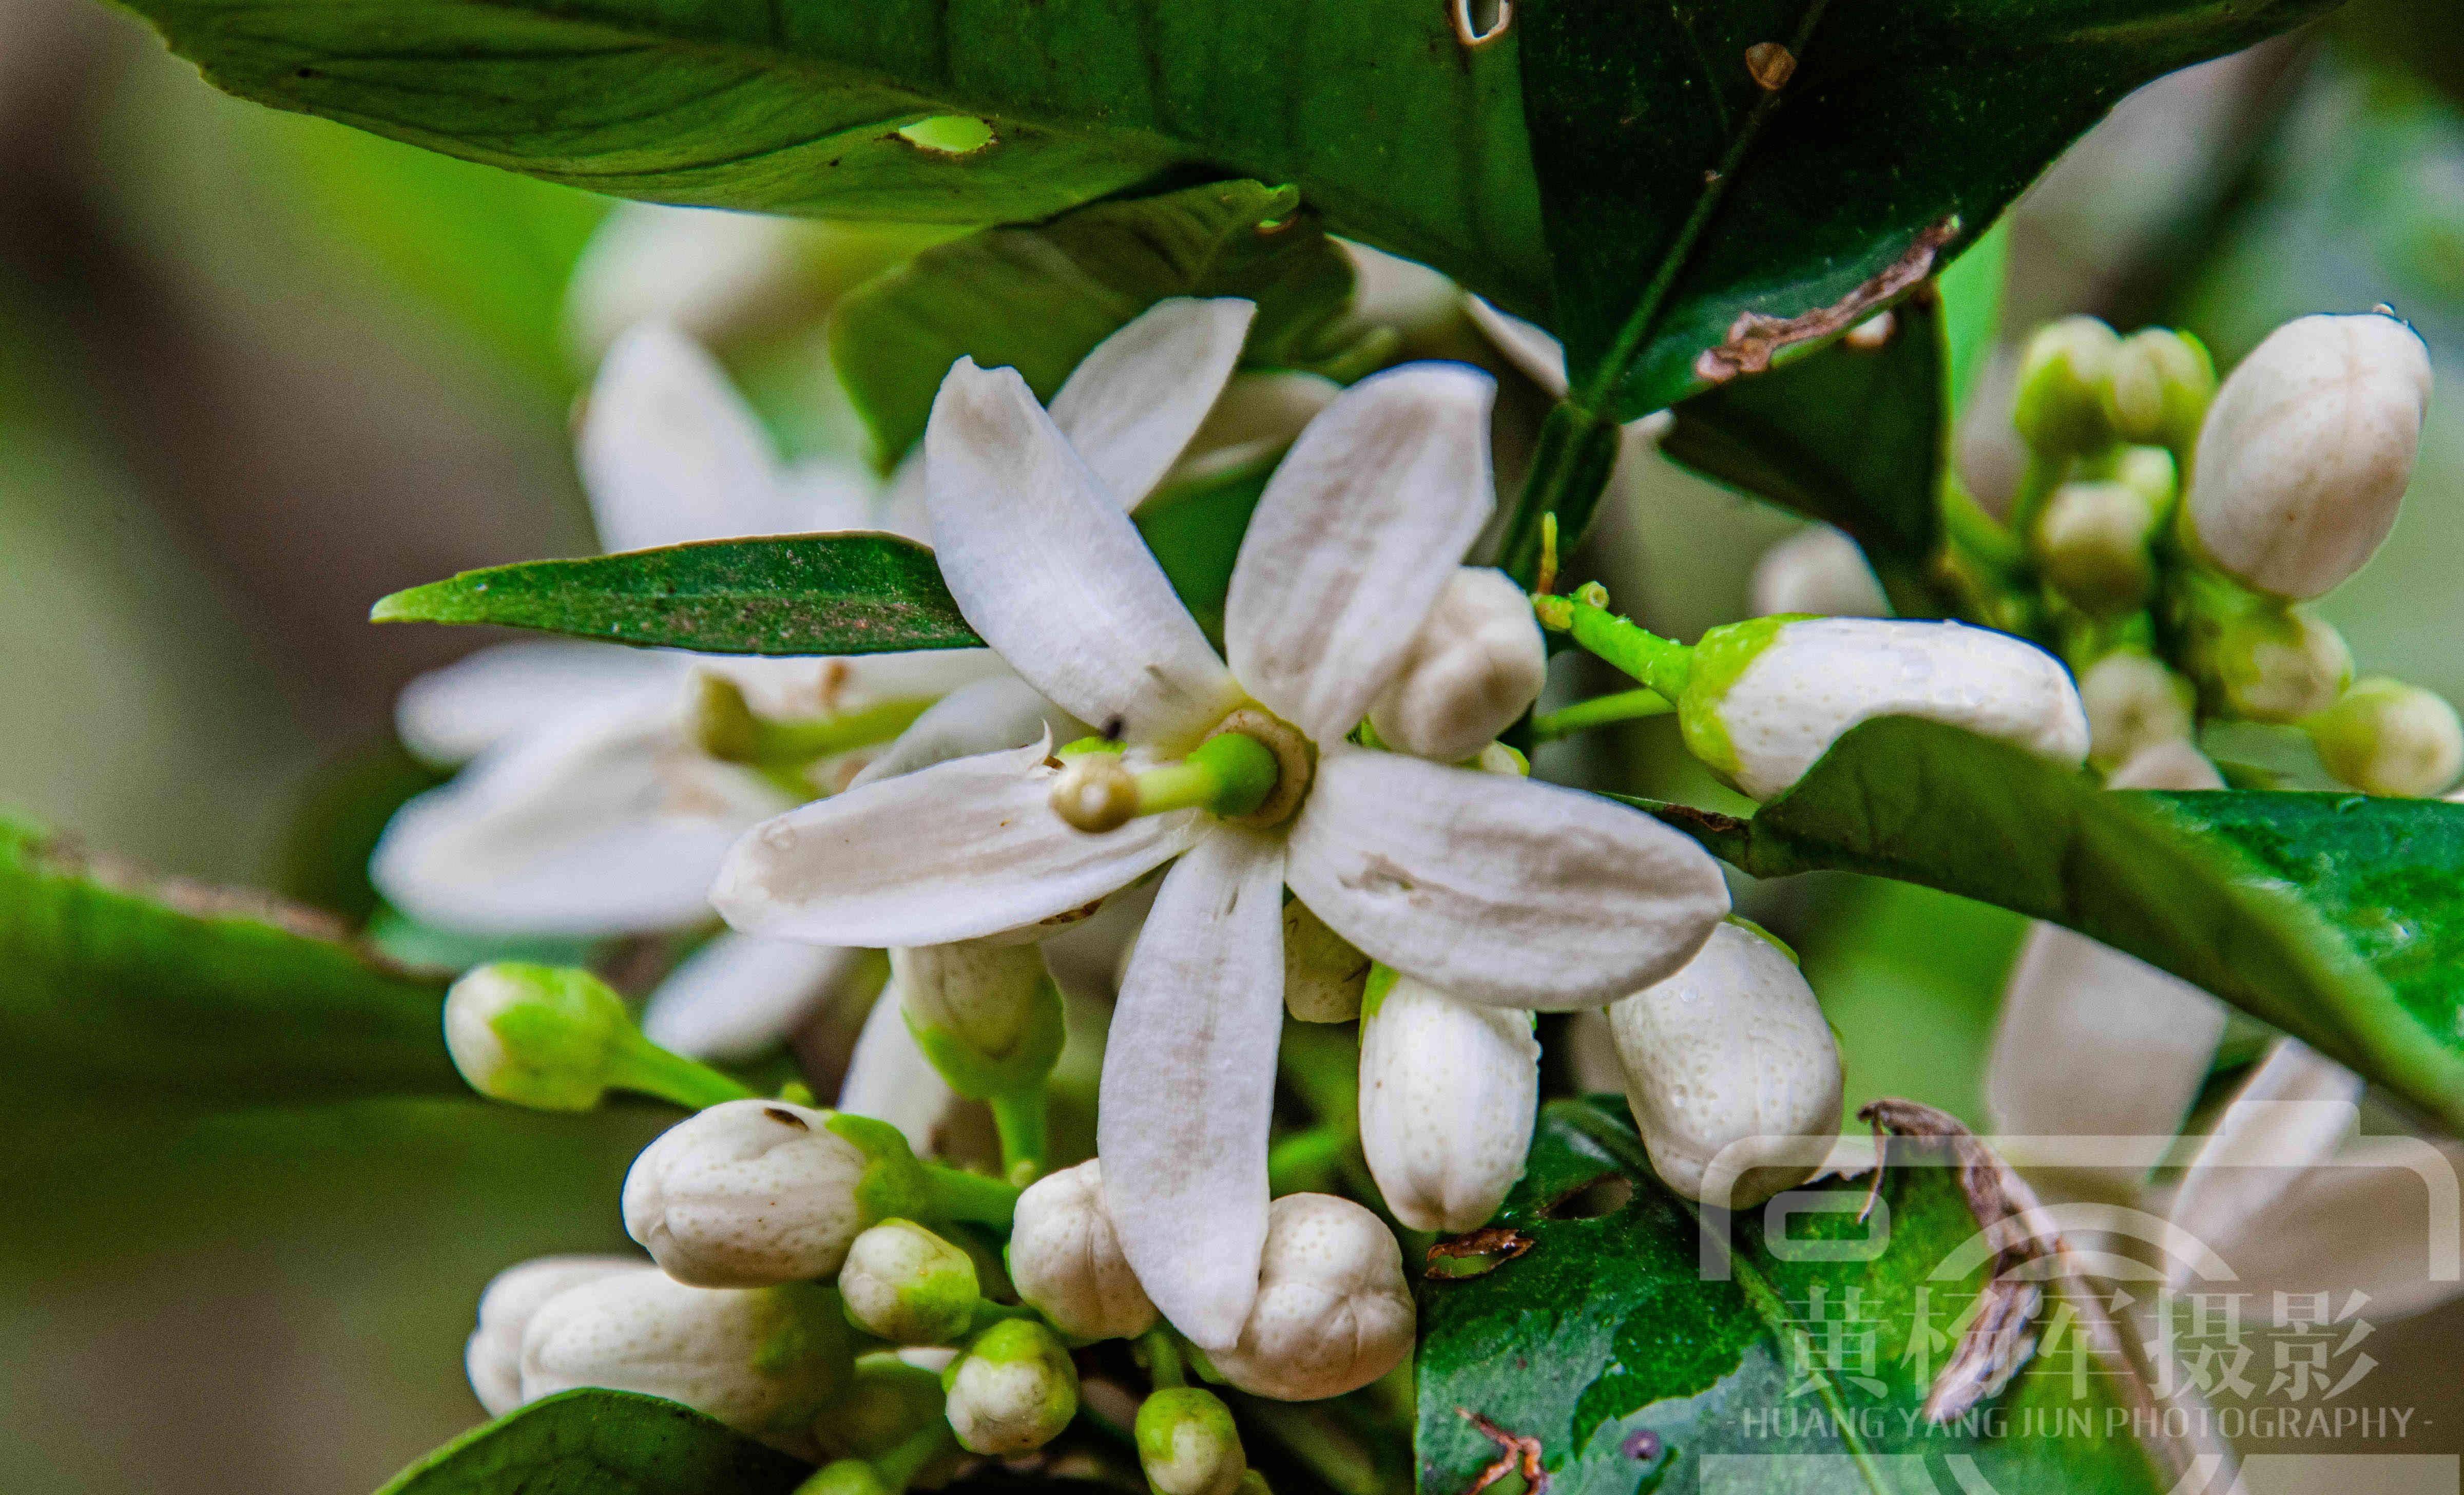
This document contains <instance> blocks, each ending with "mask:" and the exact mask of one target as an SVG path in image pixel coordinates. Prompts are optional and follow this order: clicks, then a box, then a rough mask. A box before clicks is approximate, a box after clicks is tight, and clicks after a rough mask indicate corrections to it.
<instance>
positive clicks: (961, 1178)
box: [916, 1160, 1019, 1230]
mask: <svg viewBox="0 0 2464 1495" xmlns="http://www.w3.org/2000/svg"><path fill="white" fill-rule="evenodd" d="M916 1166H917V1167H918V1168H921V1169H922V1170H923V1171H924V1188H925V1192H926V1196H927V1198H928V1200H929V1202H930V1206H931V1209H932V1212H933V1213H934V1214H935V1216H937V1217H938V1218H940V1219H942V1220H967V1221H970V1222H972V1223H975V1224H979V1225H998V1226H1000V1227H1001V1229H1003V1230H1006V1229H1008V1228H1009V1223H1010V1218H1011V1217H1012V1216H1013V1215H1015V1214H1016V1213H1017V1212H1018V1196H1019V1187H1018V1185H1016V1184H1013V1183H1004V1182H1002V1181H1001V1179H999V1178H987V1177H985V1176H983V1175H981V1174H971V1173H969V1172H967V1171H966V1170H965V1169H963V1168H952V1167H949V1166H948V1165H946V1164H943V1163H928V1162H923V1161H920V1160H919V1161H918V1162H917V1164H916Z"/></svg>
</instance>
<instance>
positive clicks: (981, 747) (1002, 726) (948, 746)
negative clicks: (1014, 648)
mask: <svg viewBox="0 0 2464 1495" xmlns="http://www.w3.org/2000/svg"><path fill="white" fill-rule="evenodd" d="M1047 733H1048V734H1050V735H1051V737H1052V738H1053V740H1055V741H1061V740H1065V739H1067V740H1075V739H1076V738H1077V737H1084V736H1086V735H1087V729H1086V726H1085V724H1084V723H1082V722H1080V721H1078V720H1077V719H1076V718H1075V717H1072V716H1071V715H1069V714H1068V713H1067V712H1065V711H1063V710H1062V709H1061V708H1060V707H1058V706H1055V705H1053V704H1052V703H1051V702H1050V701H1047V700H1045V698H1044V697H1043V696H1041V695H1038V694H1036V693H1035V687H1033V686H1031V685H1029V684H1027V683H1026V682H1025V681H1023V680H1022V679H1020V678H1018V677H1017V676H1016V675H1011V674H1001V675H996V676H994V677H993V678H991V679H989V680H979V681H977V682H976V683H975V684H973V685H967V686H960V687H959V688H958V689H957V690H955V691H953V692H951V693H949V694H947V695H945V696H943V697H941V699H939V700H937V701H935V702H934V703H933V704H932V705H931V706H930V707H928V708H926V710H925V712H924V715H921V716H918V717H916V718H915V719H914V720H913V721H912V722H910V723H908V725H907V730H906V731H905V732H902V733H900V734H899V735H898V740H897V741H895V742H892V743H891V744H890V746H889V748H888V749H886V750H885V751H884V752H883V753H882V754H881V756H880V757H878V758H874V759H873V760H872V761H871V762H869V763H867V764H865V765H864V771H863V772H861V773H859V774H857V775H856V776H855V778H854V779H853V780H850V781H849V782H848V784H847V787H848V788H850V789H860V788H862V787H864V786H865V785H866V784H869V783H872V782H874V781H875V780H882V779H894V778H896V777H898V776H899V775H900V774H912V773H913V772H915V770H917V769H919V768H930V767H932V766H933V765H934V764H935V763H946V762H948V761H950V759H952V758H972V757H974V756H975V755H977V754H979V753H992V752H997V751H999V750H1000V749H1002V748H1022V747H1025V746H1028V745H1029V744H1031V743H1036V742H1041V741H1043V740H1044V738H1045V734H1047Z"/></svg>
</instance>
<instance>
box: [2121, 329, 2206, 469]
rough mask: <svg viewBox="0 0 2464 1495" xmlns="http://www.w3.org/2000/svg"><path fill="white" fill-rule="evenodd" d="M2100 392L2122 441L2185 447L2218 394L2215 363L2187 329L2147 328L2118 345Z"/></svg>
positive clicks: (2194, 435)
mask: <svg viewBox="0 0 2464 1495" xmlns="http://www.w3.org/2000/svg"><path fill="white" fill-rule="evenodd" d="M2099 392H2100V393H2101V396H2102V397H2103V406H2104V416H2105V419H2106V420H2107V421H2109V422H2110V423H2111V424H2112V426H2113V429H2115V430H2116V431H2117V432H2119V433H2120V434H2121V436H2122V438H2123V440H2125V441H2145V442H2158V443H2162V444H2164V445H2166V446H2185V447H2187V446H2189V444H2190V442H2191V440H2192V439H2193V438H2195V437H2196V436H2197V435H2198V432H2199V418H2200V417H2201V416H2203V415H2205V414H2206V413H2207V409H2208V402H2209V401H2211V400H2212V399H2214V398H2215V393H2216V365H2215V362H2214V360H2212V359H2211V358H2210V357H2209V356H2208V349H2207V345H2206V344H2205V343H2203V342H2201V341H2199V340H2198V339H2196V338H2193V337H2191V336H2190V335H2189V334H2188V333H2183V332H2175V331H2173V330H2172V329H2171V328H2169V327H2146V328H2143V329H2141V330H2140V331H2138V332H2134V333H2132V334H2131V335H2130V336H2129V337H2127V338H2124V339H2123V340H2122V342H2121V345H2120V346H2118V347H2116V348H2115V349H2114V351H2113V358H2112V361H2111V362H2110V363H2108V364H2107V365H2106V368H2105V378H2104V384H2103V386H2102V388H2101V390H2100V391H2099Z"/></svg>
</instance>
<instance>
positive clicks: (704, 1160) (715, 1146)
mask: <svg viewBox="0 0 2464 1495" xmlns="http://www.w3.org/2000/svg"><path fill="white" fill-rule="evenodd" d="M830 1120H831V1114H830V1112H828V1111H825V1110H813V1109H811V1108H809V1107H804V1106H792V1105H789V1104H788V1103H786V1102H785V1101H763V1100H749V1101H729V1102H727V1103H726V1104H725V1105H722V1106H713V1107H712V1108H710V1109H709V1110H705V1111H703V1112H701V1113H700V1114H699V1115H696V1116H693V1117H691V1118H689V1119H687V1120H685V1121H683V1122H680V1123H678V1124H677V1125H676V1126H673V1127H671V1128H670V1129H669V1130H668V1131H667V1132H665V1133H664V1134H662V1135H661V1136H660V1137H659V1139H658V1140H657V1141H655V1142H652V1143H651V1144H650V1145H649V1147H647V1148H645V1149H643V1150H642V1155H641V1156H639V1157H637V1158H635V1159H633V1168H632V1171H631V1172H630V1173H627V1175H626V1176H625V1229H626V1232H627V1234H628V1235H630V1236H631V1237H632V1238H633V1239H634V1240H636V1241H638V1242H642V1244H643V1245H644V1246H645V1247H647V1248H648V1249H649V1253H650V1255H651V1256H653V1257H655V1258H657V1260H658V1263H659V1265H660V1266H661V1267H662V1268H663V1269H665V1271H666V1272H667V1274H668V1275H669V1276H671V1277H673V1278H674V1279H676V1281H678V1282H683V1283H693V1284H695V1285H697V1286H704V1287H750V1286H760V1285H762V1284H765V1283H784V1282H798V1281H802V1280H806V1279H810V1278H819V1277H828V1276H830V1275H832V1274H833V1273H835V1272H837V1271H838V1269H839V1264H841V1263H842V1262H844V1261H846V1260H847V1245H848V1243H849V1242H852V1241H854V1240H855V1237H856V1232H857V1231H859V1230H862V1229H863V1228H864V1227H865V1224H866V1220H865V1219H864V1210H863V1208H862V1206H860V1205H859V1204H858V1203H857V1202H856V1197H855V1191H856V1185H857V1184H858V1183H859V1182H861V1181H862V1180H863V1178H864V1173H865V1168H866V1166H867V1159H866V1157H865V1154H863V1152H862V1151H860V1150H859V1149H858V1148H857V1147H856V1146H855V1145H854V1144H853V1143H851V1142H849V1141H847V1139H846V1138H844V1137H842V1136H840V1135H838V1134H837V1133H836V1132H832V1131H830V1130H829V1122H830Z"/></svg>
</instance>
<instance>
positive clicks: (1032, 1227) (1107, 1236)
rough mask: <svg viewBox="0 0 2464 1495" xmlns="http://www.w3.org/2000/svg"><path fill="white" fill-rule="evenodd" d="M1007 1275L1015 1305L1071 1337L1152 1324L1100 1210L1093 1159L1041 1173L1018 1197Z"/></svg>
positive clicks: (1128, 1332)
mask: <svg viewBox="0 0 2464 1495" xmlns="http://www.w3.org/2000/svg"><path fill="white" fill-rule="evenodd" d="M1009 1275H1010V1281H1011V1282H1012V1283H1013V1284H1014V1285H1016V1286H1017V1287H1018V1295H1019V1298H1020V1300H1021V1301H1022V1302H1024V1303H1026V1304H1028V1305H1030V1306H1031V1307H1033V1308H1036V1309H1038V1310H1039V1311H1041V1312H1042V1313H1043V1314H1044V1316H1045V1317H1046V1318H1048V1319H1050V1320H1052V1322H1053V1323H1055V1324H1057V1325H1059V1326H1060V1327H1061V1331H1062V1332H1063V1333H1065V1334H1068V1335H1070V1336H1072V1337H1073V1338H1078V1339H1129V1338H1133V1337H1134V1336H1136V1335H1139V1334H1143V1333H1145V1332H1146V1331H1147V1330H1150V1329H1152V1328H1154V1327H1155V1305H1154V1304H1153V1303H1151V1302H1149V1301H1148V1300H1147V1293H1146V1289H1145V1288H1144V1287H1141V1286H1138V1278H1137V1274H1136V1273H1135V1272H1133V1271H1131V1270H1130V1259H1129V1258H1128V1257H1126V1256H1124V1255H1122V1254H1121V1241H1120V1237H1119V1236H1118V1235H1117V1234H1115V1233H1114V1231H1113V1229H1112V1216H1111V1211H1110V1210H1108V1209H1106V1208H1105V1207H1104V1165H1103V1162H1102V1160H1101V1159H1089V1161H1087V1162H1083V1163H1080V1164H1079V1165H1078V1166H1077V1167H1075V1168H1064V1169H1062V1170H1061V1171H1060V1172H1059V1173H1054V1174H1046V1175H1045V1176H1043V1177H1041V1178H1038V1179H1037V1180H1035V1182H1033V1183H1031V1184H1029V1185H1027V1188H1026V1192H1025V1193H1023V1194H1021V1195H1020V1196H1019V1197H1018V1212H1017V1214H1016V1216H1015V1217H1014V1218H1013V1221H1012V1224H1011V1227H1010V1237H1009Z"/></svg>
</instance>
